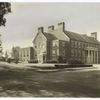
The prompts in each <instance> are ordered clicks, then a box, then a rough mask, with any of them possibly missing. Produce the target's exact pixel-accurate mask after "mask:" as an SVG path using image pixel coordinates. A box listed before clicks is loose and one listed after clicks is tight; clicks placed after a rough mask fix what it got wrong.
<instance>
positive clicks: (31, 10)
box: [0, 2, 100, 51]
mask: <svg viewBox="0 0 100 100" xmlns="http://www.w3.org/2000/svg"><path fill="white" fill-rule="evenodd" d="M11 5H12V6H11V7H12V13H9V14H7V15H6V16H5V17H6V19H7V22H6V27H0V34H2V37H1V39H2V42H3V44H2V46H3V50H4V51H6V50H11V48H12V47H13V46H20V47H29V46H32V45H33V44H32V40H33V39H34V37H35V35H36V34H37V29H38V27H41V26H43V27H44V29H45V31H47V27H48V26H50V25H55V26H56V25H57V24H58V23H59V22H65V27H66V30H69V31H73V32H77V33H80V34H87V35H90V33H91V32H97V36H98V37H97V38H98V40H100V3H78V2H77V3H61V2H59V3H34V2H32V3H31V2H30V3H28V2H27V3H25V2H22V3H16V2H15V3H14V2H13V3H11Z"/></svg>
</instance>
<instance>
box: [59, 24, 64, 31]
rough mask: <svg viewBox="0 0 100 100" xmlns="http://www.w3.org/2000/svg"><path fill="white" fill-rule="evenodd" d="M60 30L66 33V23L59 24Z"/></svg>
mask: <svg viewBox="0 0 100 100" xmlns="http://www.w3.org/2000/svg"><path fill="white" fill-rule="evenodd" d="M58 29H59V30H61V31H64V30H65V23H64V22H61V23H58Z"/></svg>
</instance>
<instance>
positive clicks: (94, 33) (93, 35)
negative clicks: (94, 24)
mask: <svg viewBox="0 0 100 100" xmlns="http://www.w3.org/2000/svg"><path fill="white" fill-rule="evenodd" d="M91 37H93V38H94V39H96V40H97V32H93V33H91Z"/></svg>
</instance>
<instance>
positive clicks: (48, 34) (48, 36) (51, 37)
mask: <svg viewBox="0 0 100 100" xmlns="http://www.w3.org/2000/svg"><path fill="white" fill-rule="evenodd" d="M43 34H44V36H45V37H46V38H47V39H48V40H56V39H57V38H56V37H55V36H54V35H53V34H50V33H43Z"/></svg>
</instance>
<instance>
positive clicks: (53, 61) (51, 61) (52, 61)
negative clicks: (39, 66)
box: [44, 60, 57, 63]
mask: <svg viewBox="0 0 100 100" xmlns="http://www.w3.org/2000/svg"><path fill="white" fill-rule="evenodd" d="M44 63H57V61H56V60H47V61H46V62H44Z"/></svg>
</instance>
